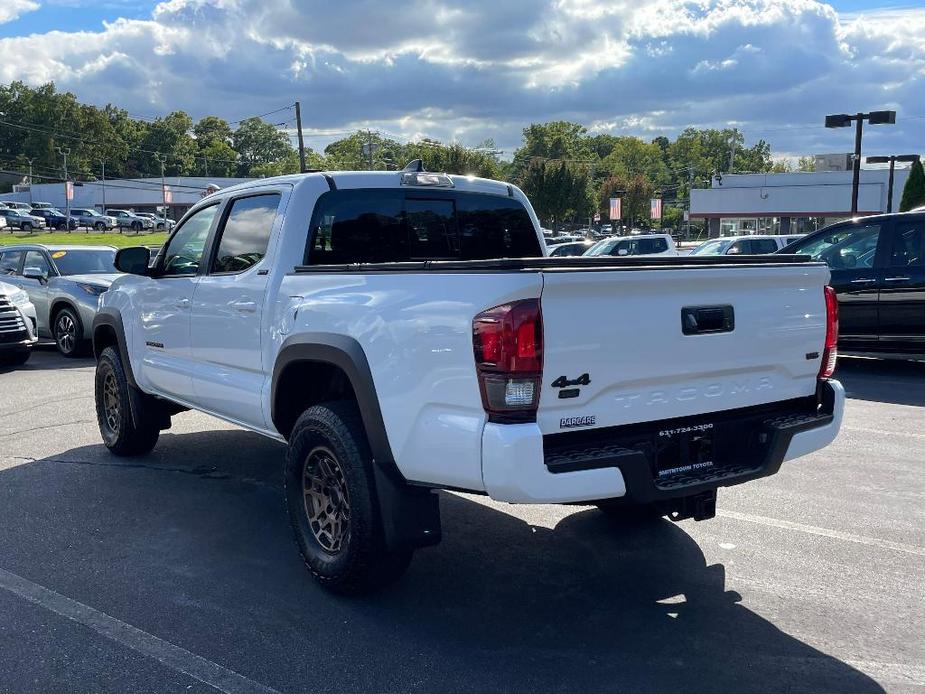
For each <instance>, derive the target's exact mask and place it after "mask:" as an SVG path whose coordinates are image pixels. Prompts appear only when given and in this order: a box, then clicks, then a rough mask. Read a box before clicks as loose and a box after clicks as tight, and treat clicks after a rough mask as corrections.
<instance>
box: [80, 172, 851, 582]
mask: <svg viewBox="0 0 925 694" xmlns="http://www.w3.org/2000/svg"><path fill="white" fill-rule="evenodd" d="M543 248H544V244H543V237H542V234H541V231H540V225H539V222H538V220H537V218H536V215H535V213H534V212H533V209H532V208H531V206H530V203H529V202H528V200H527V198H526V197H525V196H524V194H523V193H522V192H521V191H520V190H518V189H517V188H516V187H515V186H512V185H510V184H507V183H502V182H497V181H490V180H484V179H479V178H473V177H465V176H448V175H445V174H438V173H431V172H427V171H424V170H423V168H422V167H421V166H420V163H419V162H413V163H412V164H411V165H409V166H408V167H406V169H404V170H402V171H399V172H331V173H325V172H317V173H314V172H312V173H306V174H299V175H292V176H285V177H278V178H270V179H262V180H259V181H253V182H249V183H245V184H242V185H238V186H234V187H231V188H227V189H223V190H221V191H218V192H216V193H214V194H212V195H210V196H208V197H206V198H204V199H203V200H201V201H200V202H198V203H197V204H196V205H195V206H194V207H193V208H192V209H190V211H189V212H188V213H187V214H186V215H185V216H184V217H183V219H182V220H181V221H180V222H179V223H178V224H177V226H176V228H175V229H174V230H173V232H172V234H171V236H170V238H169V240H168V241H167V243H165V244H164V246H163V247H162V248H161V249H160V251H159V252H158V254H157V256H156V257H155V258H153V259H152V258H151V257H150V251H149V250H148V249H146V248H127V249H123V250H121V251H119V253H118V255H117V258H116V266H117V268H118V269H119V270H120V271H122V272H125V273H129V274H127V275H125V276H123V277H120V278H119V279H117V280H115V282H114V283H113V284H112V286H111V287H110V289H109V291H107V292H105V293H104V294H102V295H101V297H100V306H99V311H98V313H97V317H96V319H95V320H94V324H93V339H94V351H95V355H96V358H97V367H96V382H95V390H96V411H97V418H98V421H99V428H100V432H101V434H102V438H103V441H104V442H105V444H106V446H107V447H108V448H109V449H110V450H111V451H112V452H113V453H114V454H116V455H138V454H144V453H146V452H148V451H149V450H151V448H152V447H153V446H154V445H155V443H156V442H157V439H158V435H159V432H160V431H162V430H164V429H167V428H169V427H170V422H171V417H172V416H173V415H175V414H177V413H178V412H181V411H183V410H184V409H190V408H192V409H196V410H199V411H202V412H206V413H208V414H211V415H214V416H216V417H219V418H221V419H223V420H226V421H228V422H231V423H234V424H237V425H239V426H241V427H244V428H246V429H249V430H251V431H254V432H257V433H259V434H263V435H264V436H268V437H271V438H273V439H277V440H279V441H282V442H285V443H286V444H287V453H286V458H285V475H284V477H285V500H286V504H287V507H288V512H289V515H290V519H291V522H292V526H293V529H294V531H295V537H296V540H297V542H298V545H299V547H300V550H301V552H302V555H303V557H304V560H305V563H306V565H307V566H308V568H309V569H310V571H311V572H312V574H313V575H314V576H315V577H316V578H317V579H318V580H319V581H320V582H321V583H322V584H323V585H325V586H327V587H329V588H331V589H334V590H337V591H340V592H345V593H351V592H359V591H363V590H369V589H373V588H376V587H379V586H382V585H384V584H386V583H388V582H389V581H391V580H394V579H395V578H396V577H398V576H399V575H400V574H401V573H402V572H403V571H404V569H405V568H406V567H407V566H408V563H409V561H410V559H411V556H412V553H413V552H414V551H415V550H416V549H418V548H420V547H424V546H427V545H432V544H434V543H436V542H438V541H439V539H440V536H441V526H440V516H439V504H438V496H437V494H436V493H435V490H438V489H448V490H457V491H464V492H472V493H478V494H486V495H488V496H489V497H491V498H492V499H496V500H500V501H506V502H511V503H566V504H585V505H597V506H599V507H600V508H601V509H602V510H603V511H605V512H606V513H608V514H612V515H615V516H646V515H648V516H653V517H654V516H660V515H668V516H669V517H671V518H673V519H676V520H677V519H682V518H694V519H697V520H701V519H706V518H710V517H712V516H713V515H714V513H715V505H716V491H717V489H718V488H719V487H723V486H728V485H734V484H739V483H742V482H748V481H751V480H754V479H757V478H760V477H764V476H767V475H772V474H774V473H776V472H777V471H778V469H779V468H780V466H781V464H782V463H783V462H784V461H787V460H792V459H794V458H798V457H800V456H803V455H806V454H807V453H811V452H813V451H816V450H818V449H820V448H823V447H824V446H826V445H828V444H829V443H830V442H831V441H832V440H833V439H834V438H835V436H836V434H837V432H838V430H839V426H840V423H841V419H842V410H843V406H844V391H843V389H842V387H841V385H840V384H839V383H838V382H837V381H835V380H832V379H831V378H830V376H831V374H832V371H833V369H834V366H835V359H836V351H835V344H836V339H837V330H838V323H837V314H836V302H835V298H834V295H833V293H832V292H831V290H830V289H829V288H828V287H827V282H828V279H829V271H828V269H827V267H826V266H825V265H824V264H822V263H817V262H813V261H812V260H811V259H810V258H807V257H801V256H760V257H755V256H744V255H742V256H735V257H704V258H700V257H695V258H691V257H578V258H568V257H566V258H549V257H543V256H544V250H543Z"/></svg>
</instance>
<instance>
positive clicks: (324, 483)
mask: <svg viewBox="0 0 925 694" xmlns="http://www.w3.org/2000/svg"><path fill="white" fill-rule="evenodd" d="M372 464H373V462H372V454H371V453H370V450H369V445H368V444H367V442H366V434H365V431H364V429H363V425H362V422H361V420H360V415H359V412H357V409H356V406H355V405H354V404H353V403H346V402H331V403H326V404H323V405H317V406H315V407H310V408H309V409H307V410H305V412H303V413H302V416H301V417H299V419H298V421H297V422H296V424H295V427H294V428H293V430H292V435H291V437H290V439H289V450H288V452H287V454H286V468H285V481H286V506H287V508H288V510H289V519H290V521H291V523H292V527H293V530H294V531H295V536H296V541H297V542H298V545H299V549H300V551H301V553H302V557H303V558H304V560H305V564H306V566H308V569H309V570H310V571H311V573H312V575H313V576H314V577H315V579H316V580H317V581H318V582H319V583H321V585H323V586H324V587H325V588H328V589H330V590H332V591H335V592H338V593H343V594H358V593H364V592H369V591H372V590H376V589H378V588H382V587H384V586H385V585H387V584H389V583H391V582H393V581H395V580H396V579H398V578H399V576H401V575H402V574H403V573H404V572H405V569H407V568H408V564H409V563H410V562H411V556H412V550H410V549H403V550H397V551H389V550H387V549H386V546H385V541H384V538H383V532H382V527H381V524H380V521H379V514H378V504H377V501H376V492H375V482H374V475H373V470H372Z"/></svg>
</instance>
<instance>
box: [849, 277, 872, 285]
mask: <svg viewBox="0 0 925 694" xmlns="http://www.w3.org/2000/svg"><path fill="white" fill-rule="evenodd" d="M876 281H877V280H875V279H870V278H867V277H862V278H861V279H856V280H851V284H874V283H875V282H876Z"/></svg>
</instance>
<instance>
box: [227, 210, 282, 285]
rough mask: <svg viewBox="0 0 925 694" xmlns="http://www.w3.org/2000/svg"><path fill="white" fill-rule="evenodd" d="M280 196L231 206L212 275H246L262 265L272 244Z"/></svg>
mask: <svg viewBox="0 0 925 694" xmlns="http://www.w3.org/2000/svg"><path fill="white" fill-rule="evenodd" d="M279 201H280V195H279V194H278V193H273V194H271V195H254V196H251V197H247V198H239V199H238V200H235V201H234V202H233V203H232V204H231V211H230V212H229V213H228V218H227V219H226V220H225V227H224V229H223V230H222V235H221V240H220V241H219V244H218V250H217V251H216V253H215V259H214V260H213V261H212V268H211V272H213V273H216V272H243V271H244V270H247V269H248V268H249V267H252V266H253V265H256V264H257V263H259V262H260V260H261V259H262V258H263V256H264V255H266V252H267V245H268V244H269V243H270V231H271V230H272V229H273V221H274V220H275V219H276V209H277V208H278V207H279Z"/></svg>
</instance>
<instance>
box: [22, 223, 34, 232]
mask: <svg viewBox="0 0 925 694" xmlns="http://www.w3.org/2000/svg"><path fill="white" fill-rule="evenodd" d="M19 228H20V229H22V230H23V231H32V222H23V223H22V226H20V227H19Z"/></svg>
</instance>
